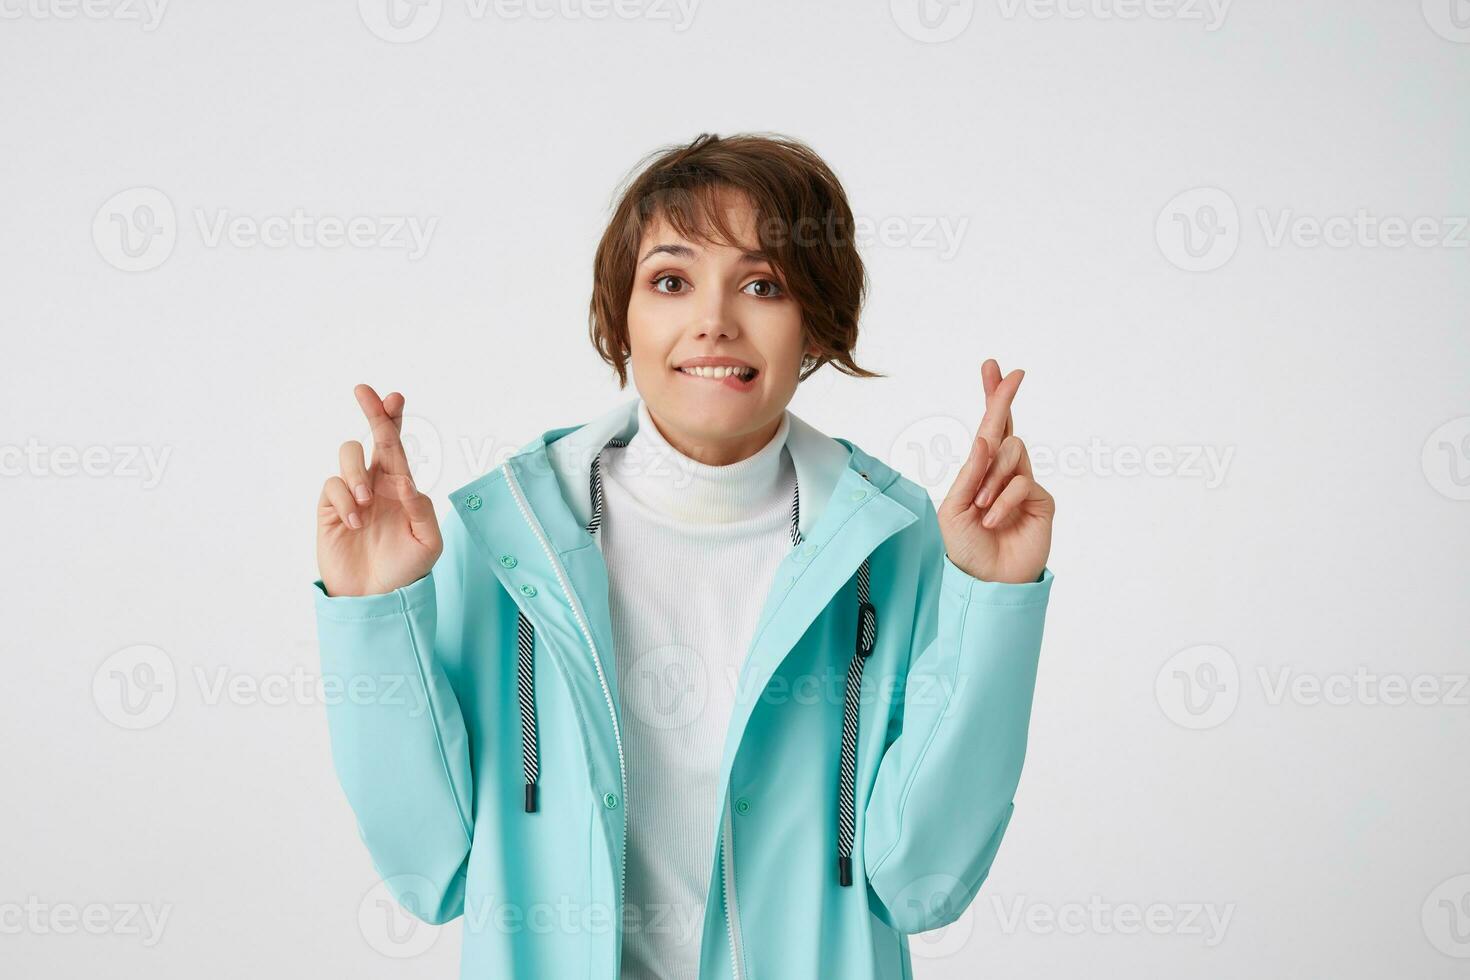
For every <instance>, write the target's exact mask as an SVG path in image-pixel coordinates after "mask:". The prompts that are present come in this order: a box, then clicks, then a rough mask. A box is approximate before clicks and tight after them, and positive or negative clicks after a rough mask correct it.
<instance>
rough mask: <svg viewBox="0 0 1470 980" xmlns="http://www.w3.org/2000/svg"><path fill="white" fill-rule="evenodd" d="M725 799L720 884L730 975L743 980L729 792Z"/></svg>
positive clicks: (743, 971) (743, 957)
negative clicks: (728, 947) (731, 851)
mask: <svg viewBox="0 0 1470 980" xmlns="http://www.w3.org/2000/svg"><path fill="white" fill-rule="evenodd" d="M725 797H726V798H725V818H724V820H723V821H722V823H723V826H722V827H721V829H720V884H721V887H722V889H723V892H724V896H725V931H726V932H727V933H728V934H729V936H730V975H731V976H732V977H733V978H734V980H743V978H744V976H745V956H744V954H743V953H742V951H741V949H740V947H741V941H740V909H739V907H738V906H737V905H736V897H735V863H734V862H733V861H731V860H730V850H731V846H732V845H733V843H734V838H735V833H734V828H733V827H732V826H731V818H730V800H729V793H728V792H726V794H725Z"/></svg>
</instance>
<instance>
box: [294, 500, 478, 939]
mask: <svg viewBox="0 0 1470 980" xmlns="http://www.w3.org/2000/svg"><path fill="white" fill-rule="evenodd" d="M450 523H453V522H452V521H451V522H450ZM451 532H452V529H451V528H446V533H445V550H444V553H443V554H442V555H441V556H440V558H439V561H438V562H436V563H435V565H434V568H433V569H432V570H431V571H430V572H429V574H427V575H425V576H424V577H423V578H421V579H419V580H418V581H416V582H414V583H412V584H410V585H407V586H404V587H403V588H400V589H396V590H394V591H393V592H390V593H387V594H384V595H372V596H339V597H332V596H328V595H327V593H326V589H325V587H324V586H323V585H322V583H321V581H320V580H318V581H317V582H315V583H314V585H315V589H314V602H315V604H316V621H317V639H318V642H319V645H320V649H321V661H322V676H323V689H324V691H326V692H328V696H327V697H326V698H325V700H326V705H327V708H326V711H327V725H328V729H329V731H330V734H331V743H332V760H333V763H334V765H335V767H336V770H337V778H338V780H339V781H340V782H341V784H342V788H343V790H344V791H345V792H346V795H347V801H348V803H349V804H351V806H352V810H353V812H354V813H355V814H356V816H357V828H358V834H359V835H360V836H361V837H362V839H363V842H364V843H365V844H366V845H367V848H368V853H369V854H370V855H371V857H372V861H373V866H374V868H375V869H376V870H377V872H378V874H379V875H380V876H381V877H382V880H383V882H384V884H385V885H386V886H387V887H388V889H389V891H390V892H391V893H392V894H393V897H394V898H395V899H396V900H397V901H398V902H399V904H401V905H402V906H403V907H404V908H405V909H406V910H408V911H409V912H411V913H413V914H414V915H415V916H417V917H418V918H420V919H423V920H424V921H426V922H431V923H441V922H446V921H448V920H450V919H453V918H455V917H456V916H458V915H460V914H461V913H462V912H463V911H464V882H465V870H466V864H467V862H468V856H469V850H470V839H471V834H472V826H471V822H472V813H473V798H472V793H473V785H474V784H473V779H472V775H471V771H470V751H469V738H468V734H467V731H466V727H465V722H464V717H463V715H462V713H461V711H460V705H459V701H458V700H457V698H456V697H455V693H454V690H453V688H452V687H451V686H450V681H449V676H448V674H447V673H446V671H445V662H446V661H448V662H458V661H459V647H460V645H461V644H462V642H463V631H462V627H461V621H462V614H461V610H460V604H459V601H458V597H459V581H458V580H457V579H456V578H455V573H456V571H457V559H456V557H455V556H456V554H457V552H458V550H459V549H458V548H457V547H456V548H451V543H452V542H453V543H455V544H457V543H458V542H456V541H455V537H456V536H455V535H454V534H452V533H451ZM440 580H443V581H440Z"/></svg>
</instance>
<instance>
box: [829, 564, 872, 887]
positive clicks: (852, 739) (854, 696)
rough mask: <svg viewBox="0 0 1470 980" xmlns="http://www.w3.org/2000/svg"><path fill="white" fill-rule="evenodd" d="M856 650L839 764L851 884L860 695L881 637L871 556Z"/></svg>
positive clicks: (843, 845)
mask: <svg viewBox="0 0 1470 980" xmlns="http://www.w3.org/2000/svg"><path fill="white" fill-rule="evenodd" d="M857 598H858V630H857V649H856V650H854V651H853V654H852V660H851V661H849V662H848V665H847V690H846V691H845V692H844V693H843V697H842V753H841V755H840V757H839V759H838V765H837V883H838V884H839V885H841V886H842V887H844V888H846V887H847V886H849V885H851V884H852V838H853V828H854V826H855V825H856V823H857V815H856V807H855V804H854V802H853V795H854V785H855V784H856V782H857V765H856V761H857V738H858V696H859V695H860V694H861V693H862V687H863V665H864V663H865V662H866V661H867V659H868V656H869V655H870V654H871V653H872V652H873V644H874V643H875V642H876V641H877V639H878V611H877V610H876V609H874V608H873V604H872V603H871V602H869V601H868V559H866V558H864V559H863V563H862V565H861V566H860V567H859V568H858V573H857Z"/></svg>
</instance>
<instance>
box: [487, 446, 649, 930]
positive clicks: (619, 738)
mask: <svg viewBox="0 0 1470 980" xmlns="http://www.w3.org/2000/svg"><path fill="white" fill-rule="evenodd" d="M500 468H501V469H502V470H503V471H504V472H505V481H506V485H507V486H508V487H510V493H511V496H512V497H513V498H515V502H516V507H517V509H519V510H520V512H521V517H522V518H523V519H524V520H525V522H526V525H527V526H528V527H530V529H531V532H532V533H533V534H535V535H536V540H537V541H538V542H539V543H540V545H541V550H542V551H543V552H544V553H545V554H546V560H547V562H548V563H549V564H550V565H551V570H552V571H553V572H555V573H556V581H557V584H558V585H560V586H561V591H562V595H564V596H566V599H567V602H568V603H569V604H570V605H571V607H572V615H573V616H574V617H576V620H577V628H578V629H579V630H581V632H582V638H583V639H584V640H585V641H586V643H587V650H588V651H589V652H590V653H591V654H592V665H593V666H594V667H596V668H597V681H598V683H599V684H601V685H602V697H603V700H604V701H605V702H606V704H607V713H608V717H610V718H611V719H612V727H613V741H614V742H615V743H616V744H617V747H618V783H619V789H620V790H621V791H622V794H623V804H622V805H623V846H622V847H621V849H620V853H619V865H618V912H619V919H620V920H621V918H622V916H621V912H622V908H623V889H624V887H625V885H626V880H627V873H628V773H627V768H626V765H625V763H624V761H623V734H622V731H621V730H620V729H619V728H618V712H617V709H616V708H615V707H613V700H612V689H611V688H609V687H608V684H607V675H606V674H604V673H603V672H602V658H600V657H599V656H598V655H597V643H596V642H595V641H594V640H593V639H592V630H591V629H590V628H589V627H588V625H587V619H586V616H585V615H584V614H583V612H582V605H581V603H579V602H578V601H577V596H576V594H575V593H573V592H572V587H571V583H570V582H569V581H568V580H567V576H566V570H565V569H563V568H562V565H561V562H560V561H559V560H558V559H557V557H556V552H555V551H554V550H553V549H552V547H551V542H550V541H548V540H547V539H546V535H545V533H544V532H542V530H541V525H540V524H539V523H538V522H537V521H536V519H535V517H534V516H533V515H532V513H531V509H530V507H529V506H528V505H527V504H526V498H525V495H524V494H523V493H522V492H521V485H520V483H519V481H517V480H516V477H515V473H514V472H513V471H512V470H511V467H510V461H509V460H506V461H505V462H504V463H501V464H500Z"/></svg>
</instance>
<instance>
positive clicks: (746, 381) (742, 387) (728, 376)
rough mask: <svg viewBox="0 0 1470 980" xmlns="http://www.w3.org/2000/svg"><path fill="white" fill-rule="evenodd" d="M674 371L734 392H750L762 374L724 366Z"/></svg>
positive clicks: (750, 369)
mask: <svg viewBox="0 0 1470 980" xmlns="http://www.w3.org/2000/svg"><path fill="white" fill-rule="evenodd" d="M674 370H675V371H678V372H679V373H680V374H682V375H684V376H685V377H689V378H696V379H699V380H702V381H714V382H716V383H718V384H721V385H723V386H724V387H726V388H729V389H730V390H732V391H750V390H751V389H753V388H754V387H755V379H756V376H757V375H759V374H760V372H759V371H758V370H756V369H755V368H753V367H736V366H734V365H724V364H722V365H719V366H717V367H681V368H674Z"/></svg>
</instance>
